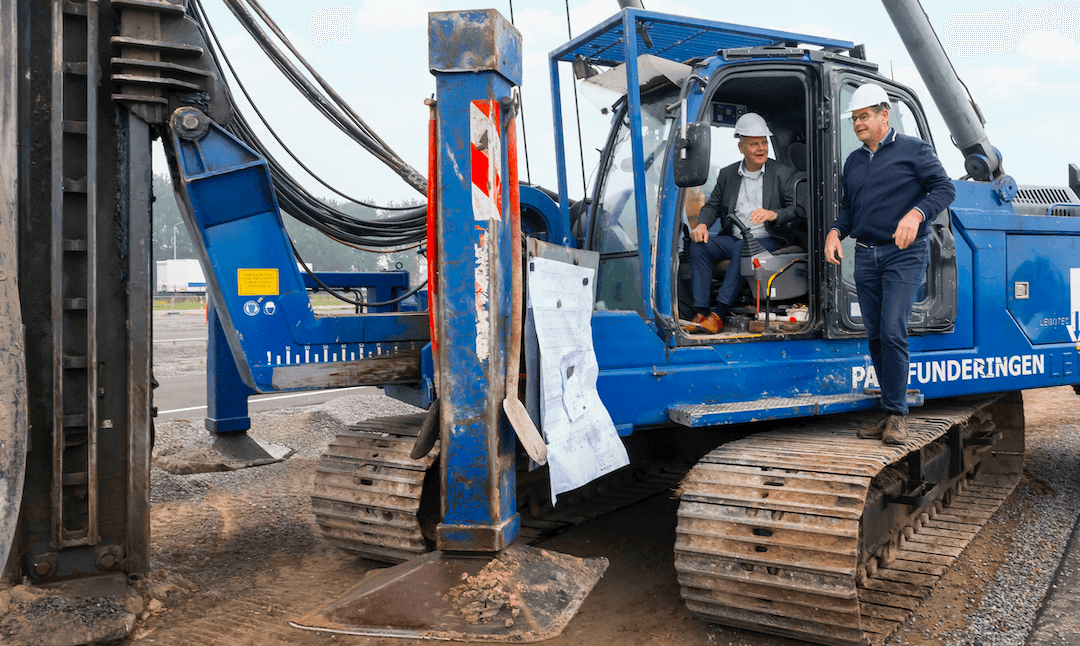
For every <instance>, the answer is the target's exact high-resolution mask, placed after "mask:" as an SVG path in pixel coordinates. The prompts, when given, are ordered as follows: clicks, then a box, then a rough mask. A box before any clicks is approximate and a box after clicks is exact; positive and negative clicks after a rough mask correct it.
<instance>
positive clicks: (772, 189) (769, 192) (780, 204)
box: [698, 159, 797, 246]
mask: <svg viewBox="0 0 1080 646" xmlns="http://www.w3.org/2000/svg"><path fill="white" fill-rule="evenodd" d="M741 163H742V161H737V162H735V163H734V164H731V165H729V166H725V167H724V168H723V169H721V170H720V175H719V177H717V178H716V186H714V187H713V190H712V193H710V194H709V199H708V201H706V202H705V206H703V207H701V212H700V213H698V224H701V223H704V224H705V226H707V227H711V226H712V225H713V223H714V222H716V221H717V220H720V221H721V222H722V223H723V226H722V227H721V229H720V235H730V234H731V230H732V228H733V227H732V224H731V219H730V218H728V215H730V214H731V213H732V212H734V211H735V201H736V200H737V199H738V197H739V185H740V184H741V183H742V176H740V175H739V164H741ZM795 175H796V171H795V169H794V168H792V167H791V166H785V165H783V164H781V163H780V162H777V161H774V160H772V159H770V160H769V161H767V162H765V175H764V182H763V184H762V187H761V206H762V208H765V209H769V210H770V211H775V212H776V219H775V220H773V221H771V222H766V223H765V231H766V232H768V234H769V235H770V236H772V237H773V238H775V239H776V240H777V241H778V242H780V245H781V246H785V245H787V244H791V243H792V242H794V240H793V236H792V235H791V232H790V230H789V227H790V225H791V224H792V223H793V222H794V220H795V219H796V217H797V216H796V214H795Z"/></svg>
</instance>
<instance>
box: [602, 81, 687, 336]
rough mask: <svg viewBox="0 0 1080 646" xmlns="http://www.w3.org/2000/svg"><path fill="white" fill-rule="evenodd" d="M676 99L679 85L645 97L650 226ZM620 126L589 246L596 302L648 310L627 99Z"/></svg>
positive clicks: (608, 152)
mask: <svg viewBox="0 0 1080 646" xmlns="http://www.w3.org/2000/svg"><path fill="white" fill-rule="evenodd" d="M677 100H678V88H677V87H674V86H671V85H669V86H666V88H663V89H660V90H657V91H654V92H650V93H647V94H644V95H643V96H642V97H641V141H642V150H643V152H644V160H645V191H646V196H645V200H646V204H647V208H648V212H649V222H650V227H649V228H650V229H652V225H654V224H655V222H656V209H657V187H658V186H659V184H660V173H661V170H662V169H663V161H664V160H663V157H664V155H665V153H666V150H667V143H668V141H667V140H668V135H669V124H670V120H669V119H667V116H666V114H665V108H666V107H667V106H668V105H670V104H671V103H673V102H674V101H677ZM616 119H619V120H620V123H619V127H617V128H613V129H612V133H611V136H610V138H609V140H608V145H607V146H606V153H605V156H604V158H603V159H602V161H601V164H602V167H603V173H604V175H603V183H602V184H601V186H600V191H599V199H598V200H597V204H596V209H595V216H594V221H593V224H592V225H591V226H590V227H589V229H590V241H589V248H590V249H596V250H597V251H599V252H600V270H599V274H598V276H597V287H596V307H597V308H598V309H602V310H633V311H637V312H638V313H640V314H642V315H643V316H644V315H645V312H643V311H642V303H641V282H640V281H641V258H640V255H639V253H638V248H639V245H640V238H639V235H638V223H637V211H636V208H637V207H636V205H635V202H634V199H635V196H634V156H633V151H632V146H631V142H630V118H629V117H628V116H627V112H626V110H625V103H624V104H623V106H621V107H619V109H617V110H616Z"/></svg>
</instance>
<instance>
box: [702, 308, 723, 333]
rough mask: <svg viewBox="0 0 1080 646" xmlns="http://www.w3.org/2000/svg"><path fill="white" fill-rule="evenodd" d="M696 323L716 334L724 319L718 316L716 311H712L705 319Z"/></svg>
mask: <svg viewBox="0 0 1080 646" xmlns="http://www.w3.org/2000/svg"><path fill="white" fill-rule="evenodd" d="M698 325H700V326H701V328H702V329H704V330H705V331H706V332H708V333H709V334H717V333H718V332H720V331H721V330H723V329H724V319H722V318H720V315H719V314H717V313H716V312H712V313H711V314H709V315H708V316H706V317H705V320H703V321H701V322H700V323H698Z"/></svg>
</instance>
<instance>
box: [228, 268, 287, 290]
mask: <svg viewBox="0 0 1080 646" xmlns="http://www.w3.org/2000/svg"><path fill="white" fill-rule="evenodd" d="M236 285H237V292H236V293H237V294H238V295H240V296H277V295H278V293H279V290H278V270H277V269H237V270H236Z"/></svg>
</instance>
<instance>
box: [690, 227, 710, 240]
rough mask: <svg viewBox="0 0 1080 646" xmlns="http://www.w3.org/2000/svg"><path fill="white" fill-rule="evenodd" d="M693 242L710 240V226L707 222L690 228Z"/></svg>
mask: <svg viewBox="0 0 1080 646" xmlns="http://www.w3.org/2000/svg"><path fill="white" fill-rule="evenodd" d="M690 241H691V242H708V241H709V227H707V226H705V223H701V224H699V225H697V226H696V227H694V228H693V229H691V230H690Z"/></svg>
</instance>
